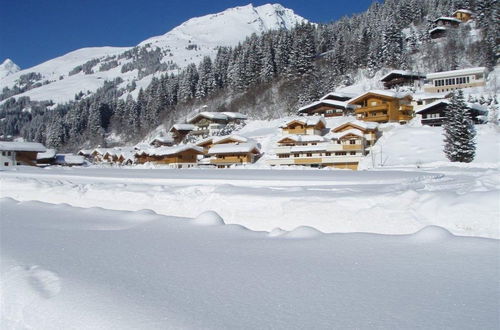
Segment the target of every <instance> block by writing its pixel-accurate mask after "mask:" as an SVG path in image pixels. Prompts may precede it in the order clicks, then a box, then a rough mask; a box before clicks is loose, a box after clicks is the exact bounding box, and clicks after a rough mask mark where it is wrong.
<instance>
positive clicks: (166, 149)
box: [135, 144, 203, 156]
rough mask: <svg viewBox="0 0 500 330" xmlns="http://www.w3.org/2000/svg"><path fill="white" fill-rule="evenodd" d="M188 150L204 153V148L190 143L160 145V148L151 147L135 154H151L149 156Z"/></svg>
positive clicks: (173, 153)
mask: <svg viewBox="0 0 500 330" xmlns="http://www.w3.org/2000/svg"><path fill="white" fill-rule="evenodd" d="M188 150H194V151H196V152H199V153H200V154H201V153H203V148H200V147H197V146H194V145H190V144H185V145H180V146H176V147H159V148H151V149H147V150H139V151H137V152H136V153H135V154H136V155H138V156H141V155H149V156H169V155H175V154H178V153H181V152H184V151H188Z"/></svg>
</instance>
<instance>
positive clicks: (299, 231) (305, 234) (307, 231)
mask: <svg viewBox="0 0 500 330" xmlns="http://www.w3.org/2000/svg"><path fill="white" fill-rule="evenodd" d="M321 235H323V233H322V232H320V231H319V230H317V229H315V228H313V227H309V226H300V227H297V228H295V229H294V230H292V231H290V232H287V233H284V234H282V235H280V236H281V237H284V238H292V239H300V238H315V237H319V236H321Z"/></svg>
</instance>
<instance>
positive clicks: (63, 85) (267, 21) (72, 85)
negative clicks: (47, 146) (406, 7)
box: [0, 4, 305, 103]
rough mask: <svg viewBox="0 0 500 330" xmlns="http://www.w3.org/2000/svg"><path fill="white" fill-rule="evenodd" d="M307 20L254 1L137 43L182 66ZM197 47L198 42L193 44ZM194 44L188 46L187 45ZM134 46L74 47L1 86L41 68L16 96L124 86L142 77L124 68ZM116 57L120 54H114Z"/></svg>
mask: <svg viewBox="0 0 500 330" xmlns="http://www.w3.org/2000/svg"><path fill="white" fill-rule="evenodd" d="M304 21H305V19H304V18H302V17H300V16H298V15H296V14H294V12H293V11H292V10H290V9H286V8H284V7H283V6H281V5H277V4H275V5H270V4H268V5H263V6H260V7H254V6H253V5H248V6H243V7H236V8H231V9H227V10H225V11H223V12H221V13H218V14H212V15H207V16H203V17H198V18H193V19H190V20H189V21H187V22H185V23H183V24H181V25H180V26H178V27H176V28H174V29H173V30H171V31H170V32H168V33H166V34H164V35H161V36H157V37H153V38H150V39H147V40H145V41H143V42H141V43H139V45H138V46H137V47H138V48H139V49H145V50H149V51H153V50H155V49H156V48H159V49H160V50H161V52H162V54H163V59H162V60H161V62H162V63H168V64H169V65H171V67H172V68H175V69H171V72H177V70H178V69H177V68H179V69H180V68H183V67H185V66H187V65H188V64H190V63H199V62H200V61H201V59H202V58H203V57H204V56H207V55H208V56H215V55H216V52H217V50H216V47H217V46H234V45H236V44H237V43H238V42H241V41H243V40H245V38H246V37H248V36H250V35H251V34H253V33H256V34H261V33H262V32H264V31H267V30H271V29H282V28H283V29H290V28H292V27H293V26H295V25H296V24H298V23H301V22H304ZM194 46H196V47H194ZM188 48H189V49H188ZM130 49H132V47H120V48H117V47H97V48H84V49H79V50H76V51H73V52H71V53H68V54H66V55H63V56H61V57H58V58H55V59H53V60H50V61H47V62H45V63H42V64H40V65H37V66H35V67H32V68H28V69H25V70H22V71H19V72H17V73H13V74H10V75H9V76H6V77H3V78H1V76H0V78H1V79H0V86H2V88H3V87H9V88H12V87H13V86H14V85H15V84H16V82H18V80H19V78H20V77H21V76H22V75H25V74H27V73H31V72H34V73H40V74H41V76H42V77H41V79H39V82H46V81H48V84H45V85H43V86H41V87H37V88H35V89H32V90H29V91H27V92H24V93H22V94H18V95H17V96H18V97H19V96H29V97H30V98H31V99H32V100H39V101H41V100H53V101H54V102H56V103H62V102H66V101H70V100H72V99H73V98H74V96H75V94H77V93H79V92H80V91H82V92H84V93H86V92H87V91H91V92H93V91H95V90H96V89H97V88H99V87H101V86H102V85H103V82H104V81H105V80H113V79H114V78H117V77H120V78H122V79H123V80H124V83H123V86H126V85H127V84H128V83H130V82H132V81H135V80H138V79H139V78H138V72H137V70H132V71H128V72H125V73H122V72H121V71H122V70H121V69H122V67H123V65H125V64H127V63H130V62H131V61H132V59H130V58H126V57H122V58H120V55H123V53H124V52H126V51H127V50H130ZM113 56H115V57H113ZM93 59H99V60H100V62H99V63H97V64H95V65H94V66H93V67H92V71H93V73H89V74H86V73H84V72H79V73H77V74H74V75H71V76H70V75H69V72H70V71H71V70H72V69H74V68H75V67H77V66H79V65H83V64H84V63H86V62H88V61H89V60H93ZM114 60H116V61H118V66H116V67H114V68H113V69H110V70H107V71H102V72H101V71H100V66H101V65H102V64H109V63H110V62H111V61H114ZM151 78H152V77H151V76H146V77H143V78H141V79H142V80H139V81H137V86H143V87H145V86H147V85H148V84H149V82H150V80H151Z"/></svg>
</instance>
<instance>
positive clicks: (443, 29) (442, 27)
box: [429, 26, 448, 34]
mask: <svg viewBox="0 0 500 330" xmlns="http://www.w3.org/2000/svg"><path fill="white" fill-rule="evenodd" d="M447 30H448V28H445V27H444V26H438V27H435V28H434V29H431V30H430V31H429V33H431V34H432V33H433V32H436V31H447Z"/></svg>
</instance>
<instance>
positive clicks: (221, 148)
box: [208, 142, 259, 155]
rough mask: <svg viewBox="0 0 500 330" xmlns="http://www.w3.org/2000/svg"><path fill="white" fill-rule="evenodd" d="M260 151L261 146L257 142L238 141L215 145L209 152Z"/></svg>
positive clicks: (211, 153)
mask: <svg viewBox="0 0 500 330" xmlns="http://www.w3.org/2000/svg"><path fill="white" fill-rule="evenodd" d="M254 150H255V151H257V152H259V148H258V147H257V144H256V143H253V142H251V143H237V144H232V143H228V144H216V145H213V146H212V147H211V148H210V149H209V150H208V154H210V155H215V154H240V153H249V152H253V151H254Z"/></svg>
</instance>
